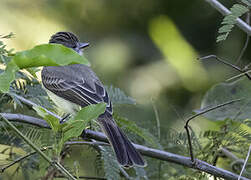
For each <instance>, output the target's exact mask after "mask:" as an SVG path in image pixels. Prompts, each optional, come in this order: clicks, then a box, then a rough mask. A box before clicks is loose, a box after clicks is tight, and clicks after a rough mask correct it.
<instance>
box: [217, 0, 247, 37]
mask: <svg viewBox="0 0 251 180" xmlns="http://www.w3.org/2000/svg"><path fill="white" fill-rule="evenodd" d="M242 2H243V3H244V4H245V5H247V6H250V2H249V1H248V0H242ZM230 11H231V14H229V15H227V16H225V17H224V19H223V21H222V22H221V24H222V25H223V26H221V27H220V28H219V30H218V33H219V36H218V37H217V40H216V42H220V41H223V40H226V39H227V37H228V35H229V33H230V32H231V31H232V29H233V27H234V25H235V24H236V19H237V18H239V17H240V16H242V15H243V14H245V13H246V12H248V8H247V7H246V6H244V5H241V4H234V5H233V7H232V8H231V9H230Z"/></svg>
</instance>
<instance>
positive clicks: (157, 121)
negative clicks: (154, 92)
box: [152, 100, 160, 141]
mask: <svg viewBox="0 0 251 180" xmlns="http://www.w3.org/2000/svg"><path fill="white" fill-rule="evenodd" d="M152 106H153V111H154V114H155V119H156V124H157V132H158V139H159V141H160V120H159V112H158V109H157V108H156V105H155V103H154V101H153V100H152Z"/></svg>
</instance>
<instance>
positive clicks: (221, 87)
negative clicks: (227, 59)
mask: <svg viewBox="0 0 251 180" xmlns="http://www.w3.org/2000/svg"><path fill="white" fill-rule="evenodd" d="M240 98H241V99H243V100H241V101H238V102H235V103H232V104H230V105H227V106H224V107H221V108H219V109H216V110H213V111H211V112H208V113H206V114H204V115H203V116H205V117H206V118H208V119H211V120H225V119H227V118H229V119H232V120H245V119H248V118H250V117H251V82H250V81H249V80H248V79H247V78H243V79H239V80H237V81H235V82H232V83H219V84H217V85H215V86H213V87H212V88H211V89H210V90H209V91H208V92H207V93H206V95H205V96H204V98H203V100H202V103H201V109H206V108H209V107H213V106H216V105H219V104H222V103H225V102H227V101H231V100H236V99H240Z"/></svg>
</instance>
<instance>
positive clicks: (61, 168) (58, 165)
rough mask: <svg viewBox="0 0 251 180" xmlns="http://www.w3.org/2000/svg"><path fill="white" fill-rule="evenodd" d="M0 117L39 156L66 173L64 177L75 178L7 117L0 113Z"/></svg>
mask: <svg viewBox="0 0 251 180" xmlns="http://www.w3.org/2000/svg"><path fill="white" fill-rule="evenodd" d="M0 118H1V119H3V121H4V122H5V123H6V124H8V126H9V127H11V129H13V130H14V131H15V132H16V133H17V134H18V136H20V137H21V139H22V140H24V141H25V142H26V143H27V144H28V145H29V146H30V147H31V148H33V149H34V150H35V151H37V153H38V154H39V155H40V156H42V157H43V158H44V159H45V160H46V161H47V162H48V163H50V164H52V165H53V166H55V167H56V168H58V169H59V170H60V171H61V172H62V173H63V174H64V175H66V177H69V178H70V179H73V180H75V178H74V177H73V176H72V175H71V173H69V172H68V171H67V170H66V169H65V168H64V167H63V166H62V165H61V164H60V163H58V162H55V161H53V160H51V159H50V158H49V157H48V156H47V155H46V154H45V153H44V152H43V151H41V150H40V149H39V148H38V147H37V146H36V145H35V144H34V143H33V142H31V141H30V140H29V139H28V138H27V137H26V136H24V135H23V134H22V133H21V132H20V131H19V130H18V129H17V128H16V127H15V126H14V125H13V124H12V123H11V122H10V121H9V120H8V119H6V118H5V117H3V116H2V115H1V114H0Z"/></svg>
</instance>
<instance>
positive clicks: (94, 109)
mask: <svg viewBox="0 0 251 180" xmlns="http://www.w3.org/2000/svg"><path fill="white" fill-rule="evenodd" d="M105 109H106V103H99V104H92V105H89V106H86V107H84V108H82V109H81V110H80V111H79V112H78V113H77V115H76V116H75V117H74V118H73V119H70V120H69V121H67V122H66V123H67V125H66V126H65V127H63V141H64V142H65V141H67V140H68V139H70V138H73V137H78V136H80V135H81V133H82V132H83V130H84V129H85V128H86V127H87V125H88V123H89V122H90V121H91V120H93V119H96V118H97V117H98V116H99V115H100V114H102V113H104V112H105Z"/></svg>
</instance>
